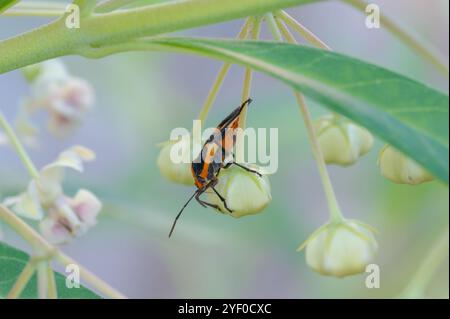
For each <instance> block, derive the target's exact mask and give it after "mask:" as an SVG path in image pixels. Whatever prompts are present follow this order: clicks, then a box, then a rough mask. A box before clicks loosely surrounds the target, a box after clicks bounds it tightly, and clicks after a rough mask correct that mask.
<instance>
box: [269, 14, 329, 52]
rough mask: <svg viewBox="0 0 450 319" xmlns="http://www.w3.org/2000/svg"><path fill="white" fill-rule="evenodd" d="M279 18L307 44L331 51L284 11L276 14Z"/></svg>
mask: <svg viewBox="0 0 450 319" xmlns="http://www.w3.org/2000/svg"><path fill="white" fill-rule="evenodd" d="M278 16H279V17H280V18H281V19H282V20H283V21H284V22H285V23H286V24H287V25H289V26H290V27H291V28H292V29H294V30H295V31H296V32H298V33H299V34H300V35H301V36H302V37H303V38H305V40H306V41H307V42H309V43H310V44H312V45H314V46H316V47H318V48H321V49H324V50H328V51H331V48H330V47H329V46H328V45H327V44H326V43H324V42H323V41H322V40H320V39H319V38H318V37H317V36H316V35H315V34H314V33H312V32H311V31H310V30H309V29H308V28H306V27H305V26H304V25H302V24H301V23H300V22H298V21H297V20H295V19H294V18H293V17H291V16H290V15H289V14H287V13H286V12H285V11H280V12H278V13H277V17H278Z"/></svg>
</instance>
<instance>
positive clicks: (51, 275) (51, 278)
mask: <svg viewBox="0 0 450 319" xmlns="http://www.w3.org/2000/svg"><path fill="white" fill-rule="evenodd" d="M46 266H47V279H48V283H47V287H48V298H49V299H57V298H58V291H57V289H56V281H55V272H54V271H53V269H52V267H51V266H50V262H48V261H47V262H46Z"/></svg>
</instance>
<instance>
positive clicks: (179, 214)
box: [169, 190, 199, 238]
mask: <svg viewBox="0 0 450 319" xmlns="http://www.w3.org/2000/svg"><path fill="white" fill-rule="evenodd" d="M198 193H199V191H198V190H197V191H196V192H195V193H194V194H192V196H191V197H190V198H189V199H188V201H187V202H186V204H184V205H183V207H181V210H180V212H179V213H178V214H177V216H176V217H175V220H174V221H173V224H172V228H170V232H169V238H170V236H172V233H173V230H174V229H175V225H176V224H177V221H178V218H180V216H181V213H182V212H183V210H184V209H185V208H186V206H187V205H188V204H189V202H190V201H191V200H192V198H194V196H195V198H197V196H198Z"/></svg>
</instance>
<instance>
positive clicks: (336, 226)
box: [299, 220, 378, 277]
mask: <svg viewBox="0 0 450 319" xmlns="http://www.w3.org/2000/svg"><path fill="white" fill-rule="evenodd" d="M304 247H306V262H307V264H308V265H309V266H310V267H311V268H312V269H313V270H314V271H316V272H318V273H320V274H322V275H327V276H335V277H344V276H349V275H354V274H358V273H361V272H364V271H365V268H366V266H367V265H368V264H369V263H370V262H371V261H372V259H373V258H374V255H375V253H376V251H377V248H378V245H377V242H376V241H375V237H374V235H373V229H372V228H371V227H370V226H368V225H364V224H362V223H360V222H357V221H345V220H344V221H342V222H339V223H328V224H325V225H324V226H322V227H320V228H319V229H318V230H316V231H315V232H314V233H313V234H312V235H311V236H310V237H309V238H308V239H307V241H306V242H305V243H304V244H303V245H302V246H300V247H299V250H301V249H303V248H304Z"/></svg>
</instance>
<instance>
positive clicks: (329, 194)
mask: <svg viewBox="0 0 450 319" xmlns="http://www.w3.org/2000/svg"><path fill="white" fill-rule="evenodd" d="M272 17H273V14H272ZM267 21H268V22H269V23H268V25H269V28H270V30H271V32H272V36H273V37H274V39H275V40H276V41H282V39H281V36H280V34H282V35H283V36H284V37H285V39H286V41H287V42H289V43H296V41H295V38H294V36H293V35H292V34H291V33H290V32H289V30H288V29H287V28H286V27H285V26H284V24H283V23H281V22H280V21H279V22H277V20H275V19H269V20H267ZM294 95H295V98H296V100H297V104H298V105H299V107H300V112H301V113H302V116H303V121H304V123H305V127H306V130H307V132H308V137H309V142H310V145H311V148H312V152H313V155H314V158H315V160H316V163H317V168H318V170H319V174H320V177H321V180H322V185H323V188H324V191H325V196H326V198H327V202H328V207H329V211H330V220H331V222H332V223H340V222H342V221H343V220H344V217H343V215H342V213H341V210H340V208H339V204H338V201H337V198H336V194H335V192H334V189H333V185H332V184H331V180H330V176H329V174H328V170H327V167H326V164H325V160H324V157H323V154H322V150H321V149H320V146H319V142H318V140H317V134H316V131H315V129H314V124H313V121H312V117H311V114H310V112H309V110H308V107H307V105H306V101H305V98H304V97H303V95H302V94H301V93H299V92H296V91H294Z"/></svg>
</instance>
